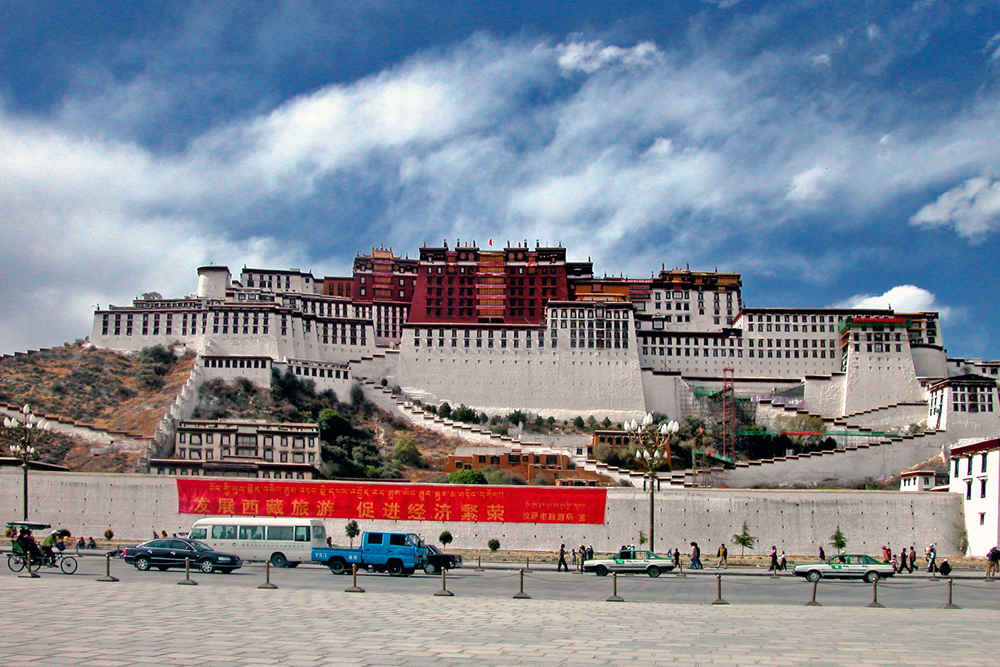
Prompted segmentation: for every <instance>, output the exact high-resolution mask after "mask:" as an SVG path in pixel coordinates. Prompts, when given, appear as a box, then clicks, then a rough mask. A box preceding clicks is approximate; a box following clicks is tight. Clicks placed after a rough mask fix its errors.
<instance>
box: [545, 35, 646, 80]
mask: <svg viewBox="0 0 1000 667" xmlns="http://www.w3.org/2000/svg"><path fill="white" fill-rule="evenodd" d="M556 51H557V53H558V54H559V60H558V62H559V67H561V68H562V69H563V71H565V72H584V73H585V74H593V73H594V72H596V71H597V70H599V69H601V68H603V67H606V66H608V65H610V64H614V63H621V64H623V65H636V64H650V63H651V62H652V61H653V60H654V59H655V57H656V56H657V55H659V50H658V49H657V48H656V45H655V44H653V43H652V42H642V43H641V44H637V45H636V46H633V47H631V48H622V47H619V46H605V45H604V44H603V43H602V42H597V41H595V42H568V43H565V44H560V45H559V47H558V48H557V49H556Z"/></svg>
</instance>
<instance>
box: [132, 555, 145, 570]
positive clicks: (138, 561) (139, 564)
mask: <svg viewBox="0 0 1000 667" xmlns="http://www.w3.org/2000/svg"><path fill="white" fill-rule="evenodd" d="M132 564H133V565H135V569H137V570H139V571H140V572H146V571H147V570H149V559H148V558H146V557H145V556H136V557H135V560H134V561H132Z"/></svg>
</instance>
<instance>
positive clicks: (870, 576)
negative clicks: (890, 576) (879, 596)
mask: <svg viewBox="0 0 1000 667" xmlns="http://www.w3.org/2000/svg"><path fill="white" fill-rule="evenodd" d="M881 578H882V577H881V576H880V575H879V573H878V572H875V571H872V572H866V573H865V581H867V582H868V583H869V584H874V583H875V582H876V581H878V580H879V579H881Z"/></svg>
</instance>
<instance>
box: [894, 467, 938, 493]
mask: <svg viewBox="0 0 1000 667" xmlns="http://www.w3.org/2000/svg"><path fill="white" fill-rule="evenodd" d="M935 477H936V474H935V472H934V471H933V470H911V471H909V472H904V473H902V474H901V475H900V479H899V490H900V491H930V490H931V489H933V488H934V486H935Z"/></svg>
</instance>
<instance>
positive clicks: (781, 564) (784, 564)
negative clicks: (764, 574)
mask: <svg viewBox="0 0 1000 667" xmlns="http://www.w3.org/2000/svg"><path fill="white" fill-rule="evenodd" d="M778 569H779V570H787V569H788V559H787V557H786V556H785V550H784V549H782V550H781V555H780V556H778Z"/></svg>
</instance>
